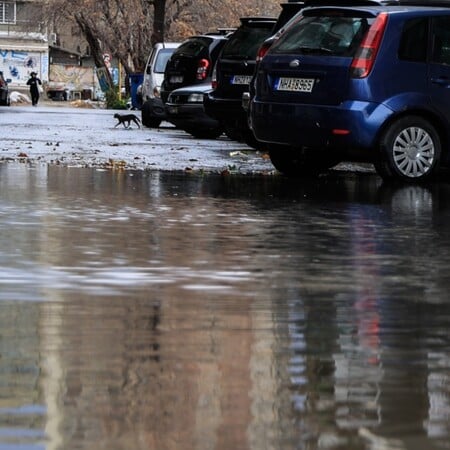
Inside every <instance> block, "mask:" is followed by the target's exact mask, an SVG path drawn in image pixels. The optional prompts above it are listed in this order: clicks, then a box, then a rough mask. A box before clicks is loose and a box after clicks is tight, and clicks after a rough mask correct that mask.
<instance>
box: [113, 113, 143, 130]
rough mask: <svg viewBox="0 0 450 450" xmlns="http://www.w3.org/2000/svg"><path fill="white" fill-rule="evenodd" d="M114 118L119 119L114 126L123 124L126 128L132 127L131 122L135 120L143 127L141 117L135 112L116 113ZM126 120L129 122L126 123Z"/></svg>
mask: <svg viewBox="0 0 450 450" xmlns="http://www.w3.org/2000/svg"><path fill="white" fill-rule="evenodd" d="M114 118H115V119H117V120H118V122H117V123H116V125H115V126H114V128H116V127H117V125H120V124H122V125H123V126H124V127H125V128H130V125H131V122H134V123H135V124H136V125H137V126H138V128H141V127H140V125H139V122H140V119H139V117H137V116H136V115H134V114H118V113H116V114H114ZM125 122H126V123H127V124H126V125H125Z"/></svg>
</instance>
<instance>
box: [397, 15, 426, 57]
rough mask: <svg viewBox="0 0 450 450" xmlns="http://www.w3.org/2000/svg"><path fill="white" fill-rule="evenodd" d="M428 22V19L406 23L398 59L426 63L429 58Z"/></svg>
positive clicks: (412, 20)
mask: <svg viewBox="0 0 450 450" xmlns="http://www.w3.org/2000/svg"><path fill="white" fill-rule="evenodd" d="M427 42H428V20H427V18H420V19H411V20H408V21H406V23H405V25H404V27H403V31H402V37H401V39H400V45H399V48H398V57H399V59H403V60H406V61H416V62H425V61H426V58H427Z"/></svg>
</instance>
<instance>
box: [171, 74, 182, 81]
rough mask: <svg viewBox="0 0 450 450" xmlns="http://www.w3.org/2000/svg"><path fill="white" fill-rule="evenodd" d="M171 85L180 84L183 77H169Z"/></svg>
mask: <svg viewBox="0 0 450 450" xmlns="http://www.w3.org/2000/svg"><path fill="white" fill-rule="evenodd" d="M170 82H171V83H182V82H183V75H173V76H171V77H170Z"/></svg>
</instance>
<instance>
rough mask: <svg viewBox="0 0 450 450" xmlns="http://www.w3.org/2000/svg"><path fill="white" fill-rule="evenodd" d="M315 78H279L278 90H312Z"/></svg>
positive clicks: (276, 84) (276, 85)
mask: <svg viewBox="0 0 450 450" xmlns="http://www.w3.org/2000/svg"><path fill="white" fill-rule="evenodd" d="M313 87H314V78H283V77H282V78H279V79H278V81H277V82H276V83H275V90H276V91H290V92H312V90H313Z"/></svg>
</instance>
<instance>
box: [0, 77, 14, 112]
mask: <svg viewBox="0 0 450 450" xmlns="http://www.w3.org/2000/svg"><path fill="white" fill-rule="evenodd" d="M10 103H11V102H10V99H9V89H8V81H7V80H6V79H5V77H4V76H3V72H1V71H0V105H3V106H9V105H10Z"/></svg>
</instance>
